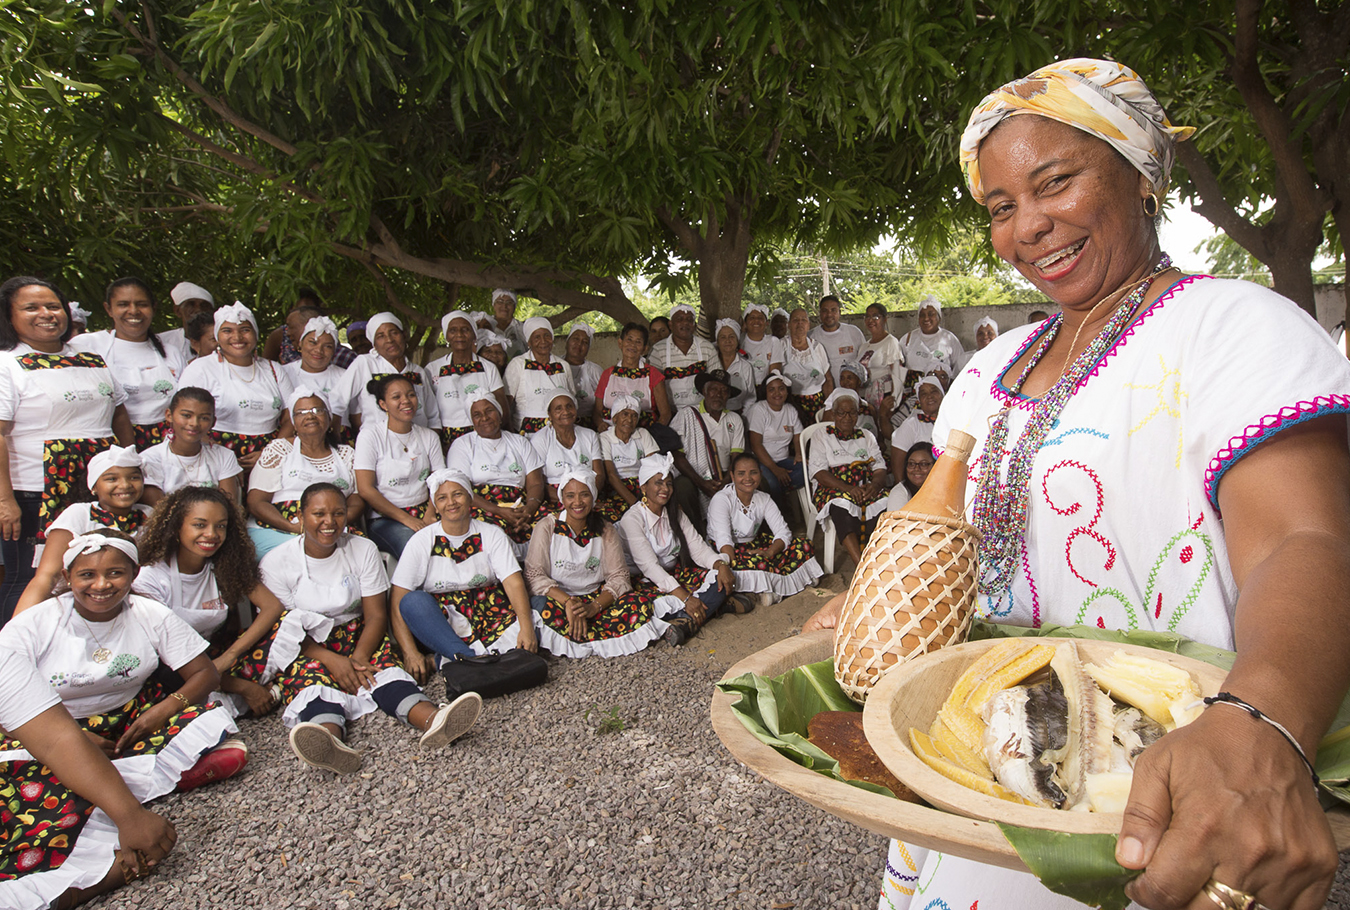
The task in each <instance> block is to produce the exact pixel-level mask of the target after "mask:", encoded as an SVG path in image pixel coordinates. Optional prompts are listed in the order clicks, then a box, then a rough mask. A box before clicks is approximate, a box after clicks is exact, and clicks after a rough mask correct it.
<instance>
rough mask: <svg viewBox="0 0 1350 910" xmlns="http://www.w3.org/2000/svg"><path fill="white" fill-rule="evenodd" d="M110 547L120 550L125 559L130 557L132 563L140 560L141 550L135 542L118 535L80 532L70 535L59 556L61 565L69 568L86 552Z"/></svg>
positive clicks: (136, 563)
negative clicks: (106, 535)
mask: <svg viewBox="0 0 1350 910" xmlns="http://www.w3.org/2000/svg"><path fill="white" fill-rule="evenodd" d="M108 547H112V548H113V549H114V550H118V551H120V552H121V553H122V554H124V555H125V556H126V557H127V559H130V560H131V562H132V564H133V565H138V564H139V563H140V561H141V551H140V550H138V549H136V544H135V543H134V542H132V541H130V540H123V539H122V538H120V537H104V536H103V535H102V534H81V535H79V536H78V537H72V538H71V539H70V543H68V544H66V552H65V553H64V554H62V556H61V565H63V566H65V567H66V568H67V569H69V568H70V567H71V566H72V565H73V564H74V562H75V560H77V559H79V558H80V557H81V556H83V555H84V554H86V553H97V552H98V551H99V550H105V549H107V548H108Z"/></svg>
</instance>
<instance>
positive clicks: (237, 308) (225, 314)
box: [215, 300, 258, 334]
mask: <svg viewBox="0 0 1350 910" xmlns="http://www.w3.org/2000/svg"><path fill="white" fill-rule="evenodd" d="M215 322H216V333H217V334H219V332H220V327H221V326H222V325H223V324H225V323H227V322H232V323H234V324H235V325H243V324H244V323H246V322H247V323H248V324H249V325H251V326H253V331H254V332H255V333H256V332H257V331H258V320H256V319H254V318H253V311H252V310H250V309H249V308H248V307H246V306H244V305H243V304H242V303H240V302H239V301H238V300H236V301H235V302H234V303H232V304H230V305H229V306H223V307H221V308H220V309H218V310H216V316H215Z"/></svg>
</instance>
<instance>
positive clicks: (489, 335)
mask: <svg viewBox="0 0 1350 910" xmlns="http://www.w3.org/2000/svg"><path fill="white" fill-rule="evenodd" d="M494 344H499V345H501V346H502V350H503V351H507V350H510V348H511V342H509V341H507V340H506V336H505V335H502V334H501V333H500V332H494V331H492V330H491V329H479V330H478V350H480V351H481V350H483V348H490V347H492V346H493V345H494Z"/></svg>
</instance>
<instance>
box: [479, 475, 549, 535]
mask: <svg viewBox="0 0 1350 910" xmlns="http://www.w3.org/2000/svg"><path fill="white" fill-rule="evenodd" d="M473 491H474V492H475V493H477V494H478V495H479V496H481V497H483V498H484V499H486V500H487V501H488V502H491V503H504V502H515V501H516V500H520V499H524V498H525V490H524V489H522V488H521V487H512V486H508V485H507V484H504V483H480V484H477V485H476V486H475V487H474V488H473ZM473 517H474V518H477V519H478V520H479V521H486V522H490V523H492V524H494V525H496V526H497V527H499V528H501V529H502V530H503V531H505V532H506V536H507V537H509V538H511V541H512V542H513V543H518V544H527V543H529V542H530V534H532V533H533V532H534V523H533V522H531V523H530V524H527V525H525V527H523V528H521V529H520V530H519V531H513V530H511V529H510V528H508V527H507V526H506V521H505V519H503V518H500V517H498V516H496V515H493V514H492V513H490V512H486V511H484V510H483V509H480V508H477V507H475V508H474V510H473Z"/></svg>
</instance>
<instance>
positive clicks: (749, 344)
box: [741, 332, 787, 386]
mask: <svg viewBox="0 0 1350 910" xmlns="http://www.w3.org/2000/svg"><path fill="white" fill-rule="evenodd" d="M741 350H742V351H745V356H746V359H747V360H749V361H750V368H751V369H752V370H753V371H754V373H755V385H757V386H758V385H759V384H761V383H762V382H764V377H765V376H768V375H769V367H770V366H771V365H772V364H775V363H783V362H784V361H785V360H786V359H787V352H786V351H785V350H783V339H781V338H775V337H774V336H773V335H772V334H770V333H769V332H765V333H764V337H763V338H761V339H760V340H759V341H756V340H755V339H753V338H751V337H750V336H749V335H746V336H745V337H744V338H742V339H741Z"/></svg>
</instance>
